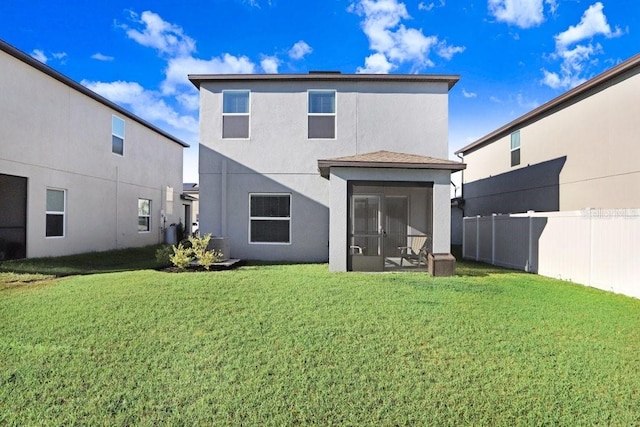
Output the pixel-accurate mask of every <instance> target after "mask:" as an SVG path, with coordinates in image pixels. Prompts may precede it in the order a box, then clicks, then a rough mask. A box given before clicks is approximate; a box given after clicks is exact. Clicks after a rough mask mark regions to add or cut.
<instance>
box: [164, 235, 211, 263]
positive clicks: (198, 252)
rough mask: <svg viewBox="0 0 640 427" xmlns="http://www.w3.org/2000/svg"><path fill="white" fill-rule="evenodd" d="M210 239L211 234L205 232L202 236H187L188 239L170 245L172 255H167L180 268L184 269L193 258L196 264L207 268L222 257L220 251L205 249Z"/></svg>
mask: <svg viewBox="0 0 640 427" xmlns="http://www.w3.org/2000/svg"><path fill="white" fill-rule="evenodd" d="M210 240H211V234H205V235H204V236H202V237H201V236H200V235H197V236H189V239H188V240H185V241H183V242H180V243H179V244H178V246H175V245H174V246H173V247H172V248H173V255H170V256H169V259H170V261H171V263H172V264H173V265H174V266H176V267H178V268H179V269H180V270H184V269H185V268H187V267H188V266H189V264H190V263H191V262H192V261H194V260H195V261H196V263H197V264H198V265H200V266H202V267H204V268H205V269H206V270H209V268H210V267H211V266H212V265H213V264H214V263H215V262H217V261H219V260H220V259H221V258H222V253H220V252H216V251H210V250H207V247H208V246H209V241H210ZM156 257H157V255H156Z"/></svg>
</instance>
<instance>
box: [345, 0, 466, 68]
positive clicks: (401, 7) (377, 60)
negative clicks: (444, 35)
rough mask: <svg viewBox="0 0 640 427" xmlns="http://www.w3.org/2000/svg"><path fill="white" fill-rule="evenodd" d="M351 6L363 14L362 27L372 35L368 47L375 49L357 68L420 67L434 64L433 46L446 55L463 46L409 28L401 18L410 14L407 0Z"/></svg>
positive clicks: (368, 1) (365, 1)
mask: <svg viewBox="0 0 640 427" xmlns="http://www.w3.org/2000/svg"><path fill="white" fill-rule="evenodd" d="M348 10H349V11H350V12H353V13H357V14H358V15H360V16H362V17H363V20H362V22H361V27H362V30H363V31H364V33H365V34H366V36H367V38H368V39H369V47H370V48H371V50H373V51H375V53H374V54H372V55H370V56H369V57H367V58H366V60H365V67H364V68H362V67H361V68H359V69H358V72H373V71H374V70H375V72H389V71H390V70H392V69H395V68H397V67H398V66H399V65H400V64H402V63H405V62H408V63H411V64H412V68H413V69H414V70H417V69H420V68H424V67H428V66H433V62H432V61H431V59H430V58H429V54H430V53H431V50H432V49H434V48H436V53H437V54H439V55H440V56H442V57H443V58H445V59H451V57H452V56H453V55H454V54H455V53H458V52H461V51H462V50H464V48H463V47H457V46H449V45H447V44H446V43H445V42H443V41H439V40H438V38H437V37H436V36H426V35H425V34H424V33H423V31H422V29H415V28H407V27H406V26H405V25H404V24H402V23H401V21H402V20H404V19H410V18H411V16H410V15H409V13H408V12H407V8H406V6H405V4H404V3H398V1H397V0H359V1H358V2H357V3H354V4H351V6H350V7H349V9H348ZM385 70H386V71H385Z"/></svg>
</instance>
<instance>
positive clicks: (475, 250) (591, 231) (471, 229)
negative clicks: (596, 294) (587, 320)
mask: <svg viewBox="0 0 640 427" xmlns="http://www.w3.org/2000/svg"><path fill="white" fill-rule="evenodd" d="M462 232H463V239H462V256H463V258H465V259H473V260H476V261H482V262H486V263H489V264H494V265H498V266H502V267H507V268H513V269H517V270H523V271H529V272H532V273H538V274H540V275H543V276H547V277H553V278H557V279H563V280H568V281H571V282H576V283H581V284H584V285H588V286H593V287H595V288H599V289H603V290H607V291H613V292H617V293H621V294H625V295H629V296H632V297H636V298H640V209H585V210H582V211H566V212H529V213H526V214H510V215H493V216H489V217H479V216H478V217H467V218H464V219H463V226H462Z"/></svg>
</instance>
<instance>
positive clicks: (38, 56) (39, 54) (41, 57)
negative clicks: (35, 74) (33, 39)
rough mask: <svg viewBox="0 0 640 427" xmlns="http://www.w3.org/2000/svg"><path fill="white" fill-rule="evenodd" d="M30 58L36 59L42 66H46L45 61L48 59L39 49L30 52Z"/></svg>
mask: <svg viewBox="0 0 640 427" xmlns="http://www.w3.org/2000/svg"><path fill="white" fill-rule="evenodd" d="M31 57H32V58H35V59H37V60H38V61H40V62H42V63H43V64H46V63H47V61H48V60H49V58H47V55H45V54H44V52H43V51H41V50H40V49H33V50H32V51H31Z"/></svg>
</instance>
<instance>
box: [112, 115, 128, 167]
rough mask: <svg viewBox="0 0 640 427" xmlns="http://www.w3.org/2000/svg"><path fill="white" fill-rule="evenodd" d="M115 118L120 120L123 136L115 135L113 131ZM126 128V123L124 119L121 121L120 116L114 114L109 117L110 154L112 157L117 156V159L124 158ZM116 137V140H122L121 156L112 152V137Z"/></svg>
mask: <svg viewBox="0 0 640 427" xmlns="http://www.w3.org/2000/svg"><path fill="white" fill-rule="evenodd" d="M114 117H115V118H116V119H118V120H122V129H123V134H122V135H118V134H117V133H115V132H114V131H113V118H114ZM126 127H127V122H126V120H125V119H123V118H122V117H120V116H116V115H115V114H112V115H111V154H113V155H114V156H118V157H124V153H125V151H126V147H125V140H126V139H125V134H126V133H127V132H126ZM114 136H116V137H118V138H122V154H119V153H114V152H113V137H114Z"/></svg>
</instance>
